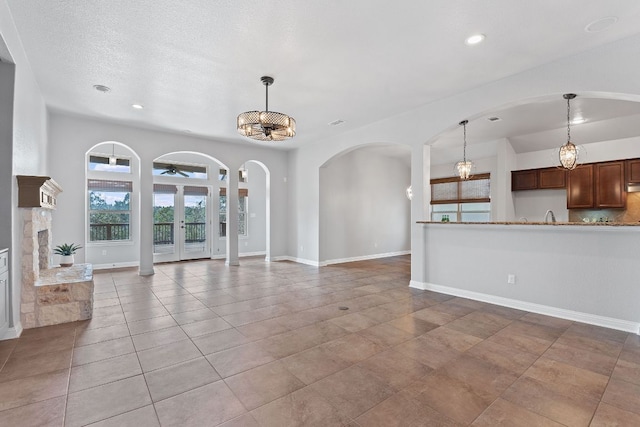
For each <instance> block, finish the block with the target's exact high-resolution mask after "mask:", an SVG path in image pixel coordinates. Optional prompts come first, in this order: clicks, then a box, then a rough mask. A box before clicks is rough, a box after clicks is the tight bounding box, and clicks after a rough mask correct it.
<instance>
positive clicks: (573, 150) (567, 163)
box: [558, 93, 578, 170]
mask: <svg viewBox="0 0 640 427" xmlns="http://www.w3.org/2000/svg"><path fill="white" fill-rule="evenodd" d="M562 97H563V98H564V99H566V100H567V143H566V144H564V145H563V146H562V147H560V150H559V151H558V157H559V159H560V167H562V168H564V169H567V170H574V169H575V168H576V166H578V147H576V146H575V144H574V143H573V142H571V100H572V99H573V98H575V97H576V94H575V93H565V94H564V95H562Z"/></svg>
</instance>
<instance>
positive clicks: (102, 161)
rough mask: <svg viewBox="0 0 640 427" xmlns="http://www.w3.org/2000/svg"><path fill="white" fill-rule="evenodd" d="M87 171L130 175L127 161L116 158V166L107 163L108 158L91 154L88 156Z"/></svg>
mask: <svg viewBox="0 0 640 427" xmlns="http://www.w3.org/2000/svg"><path fill="white" fill-rule="evenodd" d="M89 170H90V171H100V172H120V173H131V161H130V160H129V159H123V158H120V157H119V158H118V159H117V160H116V164H115V165H112V164H110V163H109V156H107V155H99V154H91V155H90V156H89Z"/></svg>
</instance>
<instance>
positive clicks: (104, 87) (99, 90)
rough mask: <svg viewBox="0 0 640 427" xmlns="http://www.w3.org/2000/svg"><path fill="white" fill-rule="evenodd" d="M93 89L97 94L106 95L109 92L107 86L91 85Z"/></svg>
mask: <svg viewBox="0 0 640 427" xmlns="http://www.w3.org/2000/svg"><path fill="white" fill-rule="evenodd" d="M93 88H94V89H95V90H97V91H98V92H102V93H107V92H109V91H110V90H111V88H110V87H109V86H105V85H93Z"/></svg>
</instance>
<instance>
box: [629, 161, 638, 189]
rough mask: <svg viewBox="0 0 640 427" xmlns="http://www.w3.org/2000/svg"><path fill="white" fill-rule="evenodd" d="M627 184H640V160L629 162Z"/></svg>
mask: <svg viewBox="0 0 640 427" xmlns="http://www.w3.org/2000/svg"><path fill="white" fill-rule="evenodd" d="M627 182H633V183H639V182H640V159H632V160H627Z"/></svg>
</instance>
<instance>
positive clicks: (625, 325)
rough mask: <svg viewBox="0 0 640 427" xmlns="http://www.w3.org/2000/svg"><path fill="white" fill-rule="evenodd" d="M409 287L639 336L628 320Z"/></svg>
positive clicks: (416, 284) (456, 291)
mask: <svg viewBox="0 0 640 427" xmlns="http://www.w3.org/2000/svg"><path fill="white" fill-rule="evenodd" d="M409 287H411V288H414V289H421V290H423V291H434V292H439V293H442V294H447V295H454V296H457V297H462V298H468V299H472V300H476V301H482V302H488V303H490V304H496V305H501V306H504V307H510V308H515V309H517V310H524V311H529V312H532V313H538V314H544V315H547V316H552V317H559V318H561V319H567V320H573V321H576V322H582V323H588V324H590V325H596V326H602V327H604V328H610V329H617V330H619V331H625V332H631V333H634V334H639V335H640V323H638V322H631V321H628V320H621V319H614V318H612V317H605V316H599V315H596V314H590V313H583V312H580V311H573V310H566V309H563V308H558V307H552V306H548V305H542V304H536V303H532V302H526V301H520V300H515V299H511V298H504V297H498V296H495V295H489V294H483V293H480V292H473V291H468V290H465V289H458V288H452V287H449V286H442V285H436V284H434V283H428V282H418V281H415V280H412V281H411V282H410V283H409Z"/></svg>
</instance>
